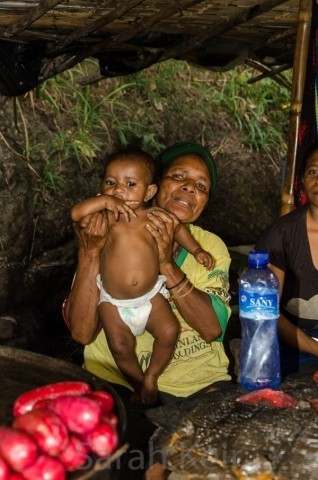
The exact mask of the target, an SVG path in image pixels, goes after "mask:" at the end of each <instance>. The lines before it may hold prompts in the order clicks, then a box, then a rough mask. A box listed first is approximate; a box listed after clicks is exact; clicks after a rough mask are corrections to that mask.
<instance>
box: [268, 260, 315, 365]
mask: <svg viewBox="0 0 318 480" xmlns="http://www.w3.org/2000/svg"><path fill="white" fill-rule="evenodd" d="M268 266H269V268H270V269H271V270H272V271H273V272H274V273H275V275H276V276H277V278H278V280H279V293H280V297H281V295H282V291H283V288H284V283H285V272H284V271H283V270H281V269H280V268H278V267H275V265H272V264H269V265H268ZM278 333H279V338H280V340H281V341H282V342H283V343H285V344H286V345H289V346H290V347H293V348H295V349H296V350H300V351H301V352H307V353H311V354H313V355H317V356H318V342H316V340H313V339H312V338H311V337H310V336H309V335H307V334H306V333H305V332H303V331H302V330H301V329H300V328H298V327H297V326H296V325H294V324H293V323H292V322H290V321H289V320H288V319H287V318H286V317H285V316H284V315H283V314H282V313H281V314H280V316H279V321H278Z"/></svg>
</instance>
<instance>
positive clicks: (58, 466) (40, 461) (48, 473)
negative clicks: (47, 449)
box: [23, 454, 66, 480]
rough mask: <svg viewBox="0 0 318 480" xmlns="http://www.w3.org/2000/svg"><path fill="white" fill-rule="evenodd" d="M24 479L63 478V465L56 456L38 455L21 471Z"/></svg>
mask: <svg viewBox="0 0 318 480" xmlns="http://www.w3.org/2000/svg"><path fill="white" fill-rule="evenodd" d="M23 476H24V478H25V479H26V480H65V478H66V470H65V467H64V466H63V465H62V463H61V462H59V461H58V460H57V459H56V458H52V457H49V456H48V455H44V454H43V455H40V456H39V457H38V458H37V460H36V461H35V462H34V463H33V465H31V467H28V468H26V469H25V470H24V471H23Z"/></svg>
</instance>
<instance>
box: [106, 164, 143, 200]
mask: <svg viewBox="0 0 318 480" xmlns="http://www.w3.org/2000/svg"><path fill="white" fill-rule="evenodd" d="M149 184H150V178H149V170H148V168H147V166H146V165H145V164H144V163H143V162H141V161H138V160H136V161H134V160H132V159H131V158H129V159H126V158H125V157H123V158H120V159H117V160H115V161H113V162H111V163H110V164H109V165H107V168H106V172H105V177H104V181H103V187H102V193H104V194H107V195H113V196H114V197H116V198H120V199H121V200H125V201H127V200H134V201H138V202H140V204H142V203H144V202H145V201H148V200H149V198H147V192H148V188H149Z"/></svg>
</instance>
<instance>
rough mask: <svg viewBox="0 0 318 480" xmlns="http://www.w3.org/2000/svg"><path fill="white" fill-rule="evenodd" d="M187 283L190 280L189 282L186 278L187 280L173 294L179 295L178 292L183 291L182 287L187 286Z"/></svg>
mask: <svg viewBox="0 0 318 480" xmlns="http://www.w3.org/2000/svg"><path fill="white" fill-rule="evenodd" d="M189 281H190V280H189V279H188V277H187V278H186V279H185V280H184V281H183V282H182V284H181V285H180V287H179V288H178V290H177V291H176V292H175V294H174V295H178V293H180V292H181V291H182V290H183V289H184V287H185V286H186V285H188V283H189Z"/></svg>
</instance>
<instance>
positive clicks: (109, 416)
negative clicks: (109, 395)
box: [101, 412, 119, 429]
mask: <svg viewBox="0 0 318 480" xmlns="http://www.w3.org/2000/svg"><path fill="white" fill-rule="evenodd" d="M101 420H102V422H106V423H110V425H111V426H112V427H114V428H115V429H116V428H117V427H118V424H119V419H118V417H117V415H115V414H114V413H113V412H105V413H103V414H102V418H101Z"/></svg>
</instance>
